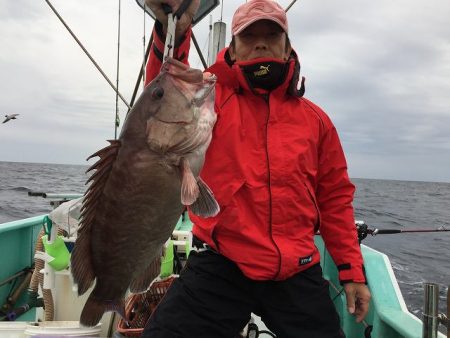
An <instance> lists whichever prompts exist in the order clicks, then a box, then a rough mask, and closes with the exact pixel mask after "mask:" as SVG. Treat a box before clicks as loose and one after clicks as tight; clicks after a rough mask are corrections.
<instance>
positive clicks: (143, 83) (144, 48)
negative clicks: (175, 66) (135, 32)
mask: <svg viewBox="0 0 450 338" xmlns="http://www.w3.org/2000/svg"><path fill="white" fill-rule="evenodd" d="M145 6H146V4H145V1H144V6H143V7H142V12H143V13H144V36H143V44H142V48H143V50H142V52H143V57H144V62H142V89H144V88H145V64H146V62H147V60H146V56H147V53H146V50H147V48H146V44H145V42H146V41H145V40H146V33H147V29H146V28H145Z"/></svg>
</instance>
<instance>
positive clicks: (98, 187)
mask: <svg viewBox="0 0 450 338" xmlns="http://www.w3.org/2000/svg"><path fill="white" fill-rule="evenodd" d="M108 142H109V143H110V145H109V146H107V147H105V148H103V149H101V150H99V151H97V152H96V153H95V154H93V155H91V156H90V157H89V158H88V159H90V158H92V157H95V156H98V157H100V159H99V160H98V161H97V162H96V163H95V164H94V165H92V166H91V167H90V168H89V169H88V171H91V170H93V169H95V170H96V171H95V173H94V174H93V175H92V176H91V177H90V179H89V180H88V182H89V181H92V183H91V185H90V186H89V188H88V189H87V191H86V193H85V194H84V196H85V197H86V198H84V199H83V206H82V208H81V221H80V226H79V228H78V236H77V240H76V241H75V247H74V249H73V252H72V255H71V259H70V262H71V272H72V276H73V279H74V281H75V283H76V284H78V294H79V295H82V294H84V293H85V292H86V291H87V290H88V289H89V288H90V287H91V285H92V283H93V282H94V279H95V273H94V268H93V266H92V261H91V228H92V226H93V224H95V211H96V210H95V209H96V206H97V202H98V197H100V195H101V192H102V191H103V188H104V186H105V182H106V180H107V178H108V176H109V173H110V172H111V169H112V166H113V164H114V161H115V159H116V157H117V153H118V151H119V148H120V141H118V140H110V141H108Z"/></svg>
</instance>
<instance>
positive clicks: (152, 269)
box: [130, 255, 161, 293]
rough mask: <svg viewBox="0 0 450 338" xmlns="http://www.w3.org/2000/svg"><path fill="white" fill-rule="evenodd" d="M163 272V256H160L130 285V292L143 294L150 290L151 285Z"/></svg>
mask: <svg viewBox="0 0 450 338" xmlns="http://www.w3.org/2000/svg"><path fill="white" fill-rule="evenodd" d="M160 272H161V256H160V255H158V257H157V258H155V259H154V260H153V261H152V262H151V263H150V265H149V266H148V267H147V268H146V269H145V270H144V272H143V273H141V274H140V275H139V276H138V277H136V278H135V279H134V280H133V281H132V282H131V284H130V291H131V292H132V293H141V292H144V291H146V290H147V289H148V287H149V286H150V283H151V282H152V281H153V280H154V279H155V278H156V277H158V275H159V273H160Z"/></svg>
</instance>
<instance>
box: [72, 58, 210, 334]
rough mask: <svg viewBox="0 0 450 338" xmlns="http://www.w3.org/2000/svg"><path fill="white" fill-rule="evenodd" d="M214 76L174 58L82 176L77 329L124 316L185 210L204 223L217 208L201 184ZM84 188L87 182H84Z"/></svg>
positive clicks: (75, 264) (75, 271)
mask: <svg viewBox="0 0 450 338" xmlns="http://www.w3.org/2000/svg"><path fill="white" fill-rule="evenodd" d="M214 85H215V77H214V76H213V75H211V74H203V73H202V72H201V71H200V70H198V69H191V68H189V67H188V66H186V65H184V64H182V63H181V62H178V61H176V60H174V59H169V60H168V61H167V62H165V63H164V65H163V67H162V68H161V72H160V74H159V75H158V76H157V77H156V78H155V79H154V80H153V81H152V82H151V83H150V84H149V85H148V86H147V87H146V88H145V90H144V91H143V93H142V94H141V96H140V98H139V100H138V101H137V102H136V104H135V105H134V107H133V108H132V109H131V111H130V112H129V114H128V116H127V118H126V120H125V123H124V126H123V128H122V132H121V134H120V137H119V139H118V140H114V141H109V142H110V143H111V144H110V145H109V146H108V147H106V148H104V149H102V150H100V151H98V152H96V153H95V154H93V155H92V156H90V158H91V157H96V156H98V157H100V159H99V160H98V161H97V163H95V164H94V165H93V166H92V167H91V168H89V169H88V171H90V170H92V169H95V173H94V174H93V175H92V176H91V177H90V179H89V181H92V182H91V185H90V186H89V188H88V190H87V191H86V194H85V197H84V200H83V207H82V213H81V226H80V228H79V230H78V237H77V240H76V242H75V247H74V250H73V252H72V258H71V270H72V275H73V277H74V281H75V283H77V284H78V294H79V295H82V294H84V293H85V292H86V291H87V290H88V289H89V287H91V286H92V284H93V283H94V280H95V287H94V289H93V291H92V292H91V294H90V295H89V298H88V300H87V302H86V304H85V306H84V308H83V311H82V313H81V317H80V322H81V323H82V324H83V325H86V326H94V325H96V324H97V323H98V322H99V321H100V319H101V317H102V315H103V313H104V312H105V311H113V310H114V311H117V312H119V313H122V314H123V308H124V296H125V293H126V291H127V290H128V288H129V289H130V291H131V292H142V291H145V290H146V288H147V287H148V286H149V285H150V283H151V281H152V280H153V279H154V278H155V277H157V276H158V274H159V270H160V258H161V252H162V246H163V244H164V243H165V242H166V240H167V239H168V238H169V237H170V235H171V233H172V231H173V229H174V227H175V225H176V223H177V220H178V219H179V217H180V215H181V214H182V212H183V209H184V208H185V205H189V206H190V209H191V211H192V212H194V213H196V214H198V215H200V216H203V217H209V216H213V215H215V214H217V213H218V211H219V206H218V204H217V202H216V201H215V199H214V197H213V195H212V193H211V191H210V190H209V188H208V187H207V186H206V184H205V183H204V182H203V181H202V180H201V179H200V177H199V176H198V175H199V172H200V170H201V168H202V166H203V162H204V156H205V152H206V149H207V147H208V145H209V142H210V140H211V135H212V129H213V126H214V123H215V121H216V114H215V112H214ZM89 181H88V182H89Z"/></svg>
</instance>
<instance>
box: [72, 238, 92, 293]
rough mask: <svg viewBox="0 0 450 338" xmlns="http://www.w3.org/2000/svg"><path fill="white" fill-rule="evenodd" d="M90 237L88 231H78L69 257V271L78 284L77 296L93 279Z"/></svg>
mask: <svg viewBox="0 0 450 338" xmlns="http://www.w3.org/2000/svg"><path fill="white" fill-rule="evenodd" d="M90 237H91V236H90V233H86V232H84V233H79V234H78V237H77V239H76V241H75V247H74V248H73V250H72V254H71V257H70V271H71V272H72V276H73V279H74V281H75V284H77V286H78V295H79V296H81V295H83V294H84V293H85V292H86V291H87V290H88V289H89V288H90V287H91V286H92V284H93V282H94V279H95V273H94V269H93V267H92V262H91V243H90V242H91V241H90Z"/></svg>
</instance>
